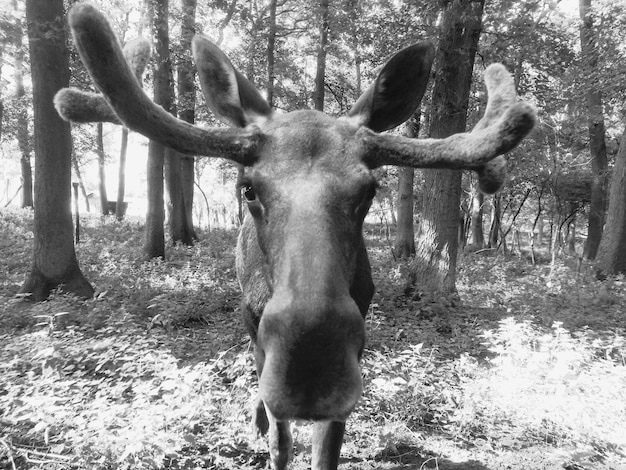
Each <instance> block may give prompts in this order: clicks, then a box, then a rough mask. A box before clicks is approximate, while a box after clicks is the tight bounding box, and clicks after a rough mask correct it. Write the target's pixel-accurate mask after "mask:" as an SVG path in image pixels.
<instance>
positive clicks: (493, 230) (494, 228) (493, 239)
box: [489, 194, 500, 248]
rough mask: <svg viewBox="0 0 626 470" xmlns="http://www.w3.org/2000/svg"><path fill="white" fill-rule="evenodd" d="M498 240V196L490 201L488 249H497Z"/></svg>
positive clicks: (495, 195)
mask: <svg viewBox="0 0 626 470" xmlns="http://www.w3.org/2000/svg"><path fill="white" fill-rule="evenodd" d="M499 239H500V195H499V194H494V195H493V197H492V199H491V226H490V227H489V248H498V240H499Z"/></svg>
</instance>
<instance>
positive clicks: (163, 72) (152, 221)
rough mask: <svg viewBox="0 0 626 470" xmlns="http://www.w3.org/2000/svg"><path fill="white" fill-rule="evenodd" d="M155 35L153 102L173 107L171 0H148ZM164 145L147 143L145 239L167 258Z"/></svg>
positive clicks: (152, 251) (151, 252) (154, 253)
mask: <svg viewBox="0 0 626 470" xmlns="http://www.w3.org/2000/svg"><path fill="white" fill-rule="evenodd" d="M148 7H149V8H150V9H151V10H152V11H151V12H149V14H148V18H153V21H152V28H153V35H154V38H155V46H156V47H155V55H154V58H155V64H156V65H155V70H154V72H153V74H154V102H155V103H156V104H158V105H160V106H162V107H163V109H165V110H166V111H170V110H171V107H172V99H171V87H170V70H171V64H170V61H169V39H168V37H167V30H168V27H167V16H168V10H169V8H168V7H169V4H168V0H149V4H148ZM164 162H165V147H163V146H162V145H161V144H158V143H157V142H155V141H153V140H151V141H150V143H149V146H148V169H147V175H148V191H147V193H148V213H147V215H146V240H145V246H144V251H145V254H146V256H147V257H148V258H165V232H164V228H163V224H164V222H165V209H164V204H163V166H164Z"/></svg>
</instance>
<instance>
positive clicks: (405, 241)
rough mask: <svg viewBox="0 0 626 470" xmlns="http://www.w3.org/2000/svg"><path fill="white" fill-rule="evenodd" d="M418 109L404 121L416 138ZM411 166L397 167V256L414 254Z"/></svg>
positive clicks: (412, 174) (418, 125) (407, 132)
mask: <svg viewBox="0 0 626 470" xmlns="http://www.w3.org/2000/svg"><path fill="white" fill-rule="evenodd" d="M420 117H421V112H420V110H419V109H418V110H416V111H415V113H414V114H413V116H412V117H411V119H410V120H409V121H408V122H407V123H406V136H407V137H411V138H417V137H418V135H419V129H420ZM414 176H415V170H414V169H413V168H398V202H397V203H396V207H397V209H398V224H397V231H396V241H395V246H394V251H395V253H396V256H397V257H398V258H410V257H412V256H414V255H415V231H414V230H413V179H414Z"/></svg>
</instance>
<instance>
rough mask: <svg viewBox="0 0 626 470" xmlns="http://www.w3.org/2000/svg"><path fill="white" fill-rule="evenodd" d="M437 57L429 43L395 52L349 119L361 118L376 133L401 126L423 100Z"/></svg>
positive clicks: (355, 106)
mask: <svg viewBox="0 0 626 470" xmlns="http://www.w3.org/2000/svg"><path fill="white" fill-rule="evenodd" d="M434 57H435V48H434V46H433V45H432V43H431V42H429V41H424V42H420V43H418V44H414V45H412V46H409V47H407V48H405V49H402V50H401V51H400V52H398V53H396V54H395V55H394V56H393V57H392V58H391V59H389V61H388V62H387V63H386V64H385V66H384V67H383V69H382V70H381V71H380V73H379V74H378V77H376V80H375V81H374V83H372V85H371V86H370V87H369V88H368V89H367V90H366V91H365V93H363V94H362V95H361V97H360V98H359V99H358V100H357V102H356V103H355V104H354V106H353V107H352V109H351V110H350V111H349V112H348V116H361V117H362V120H363V122H362V124H363V125H364V126H366V127H369V128H370V129H371V130H373V131H376V132H382V131H386V130H388V129H392V128H394V127H396V126H398V125H400V124H402V123H403V122H404V121H406V120H407V119H408V118H409V117H411V115H412V114H413V113H414V112H415V110H416V109H417V107H418V106H419V104H420V102H421V101H422V97H423V96H424V92H425V91H426V84H427V83H428V77H429V75H430V68H431V66H432V64H433V59H434Z"/></svg>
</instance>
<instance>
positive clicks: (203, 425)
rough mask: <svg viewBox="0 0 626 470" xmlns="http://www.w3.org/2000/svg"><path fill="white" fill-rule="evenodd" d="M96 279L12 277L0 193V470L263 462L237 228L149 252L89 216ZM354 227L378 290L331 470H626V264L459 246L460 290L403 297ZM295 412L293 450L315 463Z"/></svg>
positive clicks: (83, 246) (374, 236) (395, 276)
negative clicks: (32, 293) (34, 288)
mask: <svg viewBox="0 0 626 470" xmlns="http://www.w3.org/2000/svg"><path fill="white" fill-rule="evenodd" d="M82 227H83V231H82V233H81V243H80V245H78V247H77V252H78V257H79V260H80V264H81V268H82V270H83V273H84V274H85V275H86V277H87V278H88V279H89V280H90V281H91V282H92V283H93V285H94V287H95V288H96V291H97V296H96V298H94V299H93V300H89V301H79V300H77V299H75V298H72V297H70V296H66V295H62V294H59V293H55V294H54V295H53V296H52V297H51V298H50V300H48V301H46V302H42V303H38V304H32V303H28V302H25V301H23V300H21V299H19V297H16V294H17V292H18V290H19V287H20V285H21V284H22V283H23V281H24V280H25V278H26V275H27V272H28V270H29V266H30V263H31V258H32V238H33V235H32V215H31V214H30V213H29V212H25V211H8V210H3V211H0V345H1V348H0V468H1V469H32V468H45V469H127V468H128V469H130V468H132V469H195V468H198V469H224V470H232V469H262V468H266V466H267V465H268V454H267V448H266V443H265V442H264V440H263V439H259V438H257V437H256V436H255V435H254V433H253V432H252V427H251V425H250V415H251V408H252V406H251V404H252V402H253V398H254V396H255V393H256V386H257V385H256V376H255V373H254V365H253V360H252V354H251V345H250V342H249V340H248V337H247V336H246V333H245V331H244V328H243V325H242V322H241V321H240V319H239V315H238V312H237V307H238V302H239V291H238V285H237V282H236V279H235V274H234V246H235V237H236V235H235V233H234V232H232V231H212V232H210V233H203V234H202V236H201V238H202V241H201V242H199V243H198V244H197V245H196V246H195V247H193V248H182V247H172V246H170V247H168V252H167V260H166V261H151V262H144V261H143V260H142V253H141V251H142V249H141V246H142V242H143V239H142V227H141V225H140V224H139V223H133V222H124V223H117V222H115V221H114V220H112V219H100V218H87V219H86V220H84V221H82ZM366 239H367V243H368V245H369V252H370V257H371V261H372V266H373V271H374V280H375V282H376V284H377V293H376V296H375V298H374V300H373V303H372V306H371V309H370V313H369V315H368V318H367V322H366V327H367V334H368V344H367V347H366V351H365V353H364V357H363V363H362V368H363V377H364V394H363V397H362V399H361V400H360V402H359V405H358V406H357V408H356V410H355V411H354V413H353V414H352V415H351V417H350V419H349V421H348V424H347V430H346V436H345V440H344V446H343V450H342V459H341V463H340V467H339V468H340V470H357V469H384V470H400V469H440V470H452V469H469V470H500V469H502V470H504V469H512V470H522V469H528V470H531V469H532V470H542V469H560V468H565V469H569V470H574V469H621V470H624V469H626V424H625V423H626V340H625V338H626V280H625V279H624V277H623V276H622V277H614V278H609V279H607V280H605V281H604V282H600V281H597V280H596V279H595V277H594V275H593V269H592V267H591V266H582V269H580V272H578V270H577V266H576V260H574V259H571V260H570V259H560V260H558V261H557V262H556V264H554V265H552V266H551V265H550V264H549V263H548V262H547V260H544V262H542V263H539V264H537V265H532V264H531V263H530V262H529V261H528V260H527V259H525V258H520V257H512V256H509V257H504V256H496V257H494V256H487V255H486V254H483V255H463V256H462V257H461V259H460V267H459V276H458V288H459V295H458V296H454V297H441V296H439V297H433V296H422V297H421V298H420V299H418V298H415V297H413V298H411V297H406V296H405V295H404V289H403V284H404V282H403V278H404V275H403V273H404V272H405V270H406V266H404V265H403V264H402V263H399V262H397V261H395V260H394V259H393V256H392V254H391V250H390V248H389V244H388V241H387V239H386V237H385V236H381V234H380V233H379V230H378V228H376V227H368V228H367V229H366ZM310 432H311V427H310V424H308V423H297V424H296V425H295V426H294V438H295V449H294V454H295V455H294V461H293V464H292V466H291V468H293V469H295V470H301V469H305V468H309V466H310V442H311V436H310Z"/></svg>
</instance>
